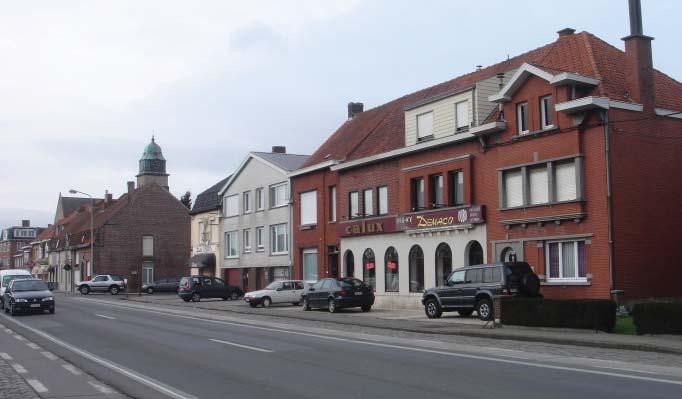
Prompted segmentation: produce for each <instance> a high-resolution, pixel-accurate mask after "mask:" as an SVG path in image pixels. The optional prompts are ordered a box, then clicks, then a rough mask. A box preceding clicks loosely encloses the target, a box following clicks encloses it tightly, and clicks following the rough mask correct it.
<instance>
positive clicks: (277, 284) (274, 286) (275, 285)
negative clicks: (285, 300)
mask: <svg viewBox="0 0 682 399" xmlns="http://www.w3.org/2000/svg"><path fill="white" fill-rule="evenodd" d="M281 286H282V283H281V282H279V281H273V282H272V283H270V284H268V286H267V287H265V289H266V290H276V289H277V288H279V287H281Z"/></svg>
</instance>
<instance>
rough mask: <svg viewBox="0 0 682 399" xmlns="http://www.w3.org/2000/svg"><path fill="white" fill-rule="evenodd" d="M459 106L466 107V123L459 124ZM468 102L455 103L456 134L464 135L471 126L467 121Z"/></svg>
mask: <svg viewBox="0 0 682 399" xmlns="http://www.w3.org/2000/svg"><path fill="white" fill-rule="evenodd" d="M461 105H466V123H465V124H461V122H462V121H461V120H460V117H459V116H460V115H459V107H460V106H461ZM469 119H470V118H469V100H464V101H460V102H458V103H455V132H456V133H464V132H468V131H469V126H470V124H471V121H470V120H469Z"/></svg>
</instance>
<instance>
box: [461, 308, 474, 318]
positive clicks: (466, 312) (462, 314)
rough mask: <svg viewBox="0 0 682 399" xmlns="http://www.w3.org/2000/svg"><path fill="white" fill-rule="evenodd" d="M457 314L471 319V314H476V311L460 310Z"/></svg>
mask: <svg viewBox="0 0 682 399" xmlns="http://www.w3.org/2000/svg"><path fill="white" fill-rule="evenodd" d="M457 313H459V315H460V316H461V317H471V314H472V313H474V311H473V310H458V311H457Z"/></svg>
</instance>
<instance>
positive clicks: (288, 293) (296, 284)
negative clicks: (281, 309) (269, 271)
mask: <svg viewBox="0 0 682 399" xmlns="http://www.w3.org/2000/svg"><path fill="white" fill-rule="evenodd" d="M302 295H303V281H301V280H280V281H273V282H272V283H270V284H269V285H268V286H267V287H265V288H263V289H262V290H258V291H252V292H247V293H246V294H245V295H244V301H246V302H247V303H248V304H249V305H251V307H252V308H255V307H256V306H258V305H262V306H263V307H264V308H267V307H269V306H270V305H271V304H273V303H291V304H293V305H300V304H301V296H302Z"/></svg>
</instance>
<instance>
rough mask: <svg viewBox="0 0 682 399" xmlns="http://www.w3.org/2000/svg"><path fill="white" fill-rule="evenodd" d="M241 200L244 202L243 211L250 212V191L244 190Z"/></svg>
mask: <svg viewBox="0 0 682 399" xmlns="http://www.w3.org/2000/svg"><path fill="white" fill-rule="evenodd" d="M243 202H244V213H248V212H251V191H245V192H244V197H243Z"/></svg>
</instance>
